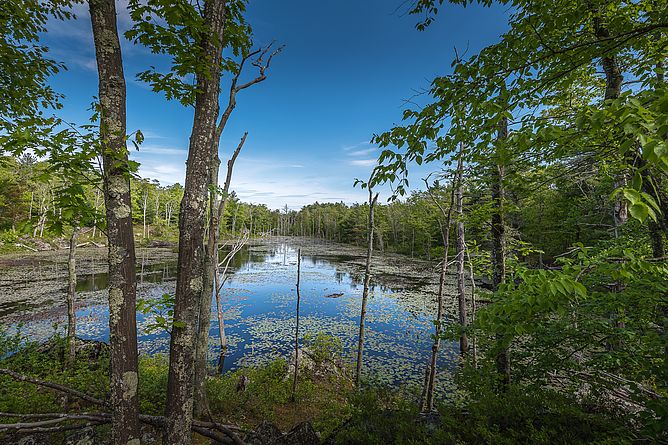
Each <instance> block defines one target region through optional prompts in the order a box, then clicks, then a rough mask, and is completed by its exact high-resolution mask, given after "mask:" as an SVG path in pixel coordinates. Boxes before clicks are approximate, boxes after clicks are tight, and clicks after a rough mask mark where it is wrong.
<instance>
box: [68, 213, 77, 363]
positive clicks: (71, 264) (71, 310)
mask: <svg viewBox="0 0 668 445" xmlns="http://www.w3.org/2000/svg"><path fill="white" fill-rule="evenodd" d="M78 239H79V227H77V226H75V227H73V228H72V235H71V236H70V251H69V253H68V255H67V364H68V366H72V365H73V364H74V359H75V357H76V336H77V317H76V312H75V306H74V303H75V301H76V297H77V240H78Z"/></svg>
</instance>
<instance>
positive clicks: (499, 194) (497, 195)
mask: <svg viewBox="0 0 668 445" xmlns="http://www.w3.org/2000/svg"><path fill="white" fill-rule="evenodd" d="M507 138H508V119H507V118H503V119H502V120H501V122H500V124H499V134H498V139H499V141H500V142H503V141H505V140H506V139H507ZM491 176H492V177H491V180H492V203H493V212H492V230H491V232H492V288H493V291H495V292H496V291H498V290H499V286H500V285H501V284H502V283H503V282H504V281H505V280H506V251H505V245H506V226H505V209H504V200H505V189H504V184H503V183H504V176H505V168H504V166H503V163H501V162H498V163H497V165H495V166H494V167H492V175H491ZM497 340H498V341H499V342H501V343H502V342H503V340H504V339H503V338H500V337H497ZM496 369H497V372H498V373H499V374H500V376H501V382H502V383H503V384H504V385H507V384H508V383H510V360H509V357H508V348H506V347H505V346H502V347H501V348H500V349H499V351H498V352H497V355H496Z"/></svg>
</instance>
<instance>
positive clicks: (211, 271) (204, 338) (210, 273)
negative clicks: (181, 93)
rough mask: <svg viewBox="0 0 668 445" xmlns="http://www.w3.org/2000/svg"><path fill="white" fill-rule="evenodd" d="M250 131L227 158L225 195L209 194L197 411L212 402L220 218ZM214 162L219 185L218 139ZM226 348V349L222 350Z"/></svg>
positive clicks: (214, 183) (214, 176) (214, 178)
mask: <svg viewBox="0 0 668 445" xmlns="http://www.w3.org/2000/svg"><path fill="white" fill-rule="evenodd" d="M247 136H248V132H246V133H244V136H243V137H242V138H241V142H240V143H239V145H238V146H237V148H236V150H234V153H233V154H232V157H231V158H230V160H229V161H227V174H226V176H225V184H224V185H223V197H222V199H221V198H219V197H218V193H217V192H213V191H212V192H211V193H210V195H211V196H210V198H209V208H210V216H209V238H208V239H207V244H206V256H205V261H204V276H203V286H202V294H201V296H200V306H199V325H198V329H197V344H196V348H195V350H196V354H197V355H196V362H197V363H196V366H195V415H196V416H202V415H203V414H207V413H208V412H209V406H208V405H209V403H208V400H207V396H206V370H207V352H208V350H209V330H210V328H211V299H212V298H213V292H214V288H215V289H216V291H217V290H218V289H217V285H216V282H217V280H216V279H215V277H216V271H217V266H218V240H219V238H220V221H221V220H222V218H223V215H224V214H225V206H226V205H227V201H228V199H229V191H230V184H231V182H232V172H233V170H234V163H235V162H236V160H237V157H238V156H239V153H240V152H241V149H242V148H243V146H244V143H245V142H246V137H247ZM214 145H215V149H214V152H213V164H212V170H211V183H210V185H211V186H214V187H215V186H217V185H218V170H219V166H220V158H219V157H218V141H216V142H215V143H214ZM217 300H220V298H217ZM221 352H222V351H221Z"/></svg>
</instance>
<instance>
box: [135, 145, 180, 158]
mask: <svg viewBox="0 0 668 445" xmlns="http://www.w3.org/2000/svg"><path fill="white" fill-rule="evenodd" d="M139 153H141V154H146V155H168V156H183V157H185V156H186V155H187V154H188V151H187V149H185V148H175V147H161V146H158V145H140V146H139Z"/></svg>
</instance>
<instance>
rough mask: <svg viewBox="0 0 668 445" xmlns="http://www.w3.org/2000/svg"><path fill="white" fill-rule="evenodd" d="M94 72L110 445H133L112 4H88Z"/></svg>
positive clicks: (128, 277) (128, 259) (128, 229)
mask: <svg viewBox="0 0 668 445" xmlns="http://www.w3.org/2000/svg"><path fill="white" fill-rule="evenodd" d="M89 7H90V16H91V23H92V27H93V40H94V41H95V55H96V60H97V68H98V73H99V99H100V139H101V146H102V163H103V169H104V179H103V181H104V198H105V205H106V215H107V238H108V243H109V343H110V344H111V382H110V392H111V406H112V410H113V411H112V428H111V435H112V443H113V444H114V445H138V444H139V443H140V439H139V438H140V435H139V420H138V417H139V398H138V393H137V385H138V371H137V321H136V316H137V313H136V292H137V283H136V276H135V245H134V236H133V233H132V207H131V201H130V172H129V165H128V151H127V147H126V145H125V133H126V104H125V101H126V92H125V77H124V74H123V60H122V56H121V46H120V42H119V40H118V30H117V27H116V5H115V2H114V0H90V1H89Z"/></svg>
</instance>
